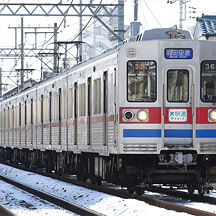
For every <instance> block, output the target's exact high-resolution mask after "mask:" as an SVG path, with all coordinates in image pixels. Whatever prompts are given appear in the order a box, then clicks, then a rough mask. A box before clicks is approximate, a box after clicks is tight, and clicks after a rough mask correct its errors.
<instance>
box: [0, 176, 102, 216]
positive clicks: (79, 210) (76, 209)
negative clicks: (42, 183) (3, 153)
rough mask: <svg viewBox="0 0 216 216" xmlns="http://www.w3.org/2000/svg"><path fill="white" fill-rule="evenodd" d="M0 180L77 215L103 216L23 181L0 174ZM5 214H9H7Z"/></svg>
mask: <svg viewBox="0 0 216 216" xmlns="http://www.w3.org/2000/svg"><path fill="white" fill-rule="evenodd" d="M0 180H2V181H5V182H7V183H9V184H12V185H14V186H16V187H18V188H20V189H22V190H25V191H27V192H29V193H31V194H34V195H35V196H38V197H40V198H42V199H44V200H47V201H49V202H51V203H53V204H55V205H57V206H60V207H62V208H64V209H67V210H68V211H71V212H73V213H76V214H78V215H89V216H104V215H103V214H101V213H99V212H96V211H94V210H91V209H89V208H85V207H83V206H80V205H77V204H75V203H72V202H69V201H66V200H64V199H61V198H59V197H56V196H53V195H51V194H48V193H45V192H43V191H41V190H38V189H35V188H33V187H30V186H27V185H25V184H23V183H20V182H17V181H15V180H12V179H10V178H7V177H6V176H3V175H0ZM0 215H1V214H0ZM5 215H7V214H5ZM12 215H13V214H12ZM12 215H11V216H12ZM7 216H10V214H8V215H7Z"/></svg>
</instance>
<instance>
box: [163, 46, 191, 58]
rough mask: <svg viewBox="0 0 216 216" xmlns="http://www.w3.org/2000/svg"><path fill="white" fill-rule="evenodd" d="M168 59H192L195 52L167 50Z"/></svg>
mask: <svg viewBox="0 0 216 216" xmlns="http://www.w3.org/2000/svg"><path fill="white" fill-rule="evenodd" d="M165 58H166V59H192V58H193V50H192V49H190V48H174V49H173V48H172V49H171V48H170V49H168V48H167V49H165Z"/></svg>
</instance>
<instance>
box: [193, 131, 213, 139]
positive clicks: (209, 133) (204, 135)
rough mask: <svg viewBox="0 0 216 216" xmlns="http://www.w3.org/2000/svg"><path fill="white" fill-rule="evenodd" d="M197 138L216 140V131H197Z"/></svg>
mask: <svg viewBox="0 0 216 216" xmlns="http://www.w3.org/2000/svg"><path fill="white" fill-rule="evenodd" d="M196 138H216V130H211V129H210V130H197V131H196Z"/></svg>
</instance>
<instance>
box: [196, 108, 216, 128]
mask: <svg viewBox="0 0 216 216" xmlns="http://www.w3.org/2000/svg"><path fill="white" fill-rule="evenodd" d="M211 109H216V108H215V107H197V108H196V123H197V124H216V122H210V121H209V120H208V111H209V110H211Z"/></svg>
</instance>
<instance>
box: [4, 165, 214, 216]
mask: <svg viewBox="0 0 216 216" xmlns="http://www.w3.org/2000/svg"><path fill="white" fill-rule="evenodd" d="M1 163H3V164H6V165H9V166H13V167H15V168H18V169H21V170H26V171H29V172H33V173H36V174H39V175H43V176H47V177H51V178H55V179H58V180H60V181H63V182H68V183H71V184H74V185H77V186H81V187H85V188H88V189H92V190H96V191H99V192H102V193H107V194H110V195H114V196H118V197H121V198H126V199H137V200H140V201H144V202H146V203H148V204H150V205H153V206H157V207H161V208H165V209H168V210H174V211H177V212H185V213H188V214H192V215H196V216H215V213H211V212H208V211H203V210H199V209H195V208H191V207H187V206H182V205H178V204H174V203H171V202H168V201H163V200H158V199H154V198H150V197H145V196H139V195H135V194H130V193H128V192H126V191H122V190H116V189H112V188H108V187H103V186H99V185H94V184H90V183H87V182H80V181H77V180H74V179H70V178H67V177H63V176H57V175H54V174H51V173H46V172H42V171H39V170H34V169H30V168H26V167H21V166H19V165H15V164H8V163H6V162H1Z"/></svg>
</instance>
